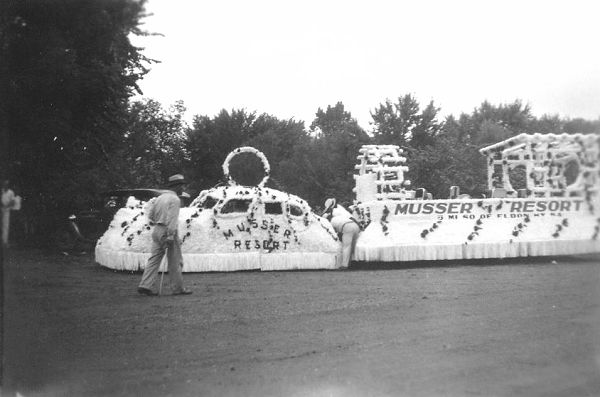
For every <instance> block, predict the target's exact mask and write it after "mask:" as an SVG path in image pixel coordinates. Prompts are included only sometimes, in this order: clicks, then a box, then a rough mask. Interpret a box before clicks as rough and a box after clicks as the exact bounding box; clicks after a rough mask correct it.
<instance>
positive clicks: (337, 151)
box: [309, 102, 371, 204]
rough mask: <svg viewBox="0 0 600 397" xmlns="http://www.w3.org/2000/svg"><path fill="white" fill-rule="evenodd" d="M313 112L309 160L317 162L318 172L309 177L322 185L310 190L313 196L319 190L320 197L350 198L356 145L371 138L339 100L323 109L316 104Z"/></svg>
mask: <svg viewBox="0 0 600 397" xmlns="http://www.w3.org/2000/svg"><path fill="white" fill-rule="evenodd" d="M315 116H316V117H315V119H314V120H313V122H312V123H311V131H313V134H314V135H315V138H314V140H313V142H312V145H311V146H312V147H311V148H310V152H311V154H312V156H313V160H312V162H313V164H315V165H316V164H319V165H321V167H320V168H321V172H320V173H318V175H317V176H316V178H313V179H316V180H318V181H319V183H318V185H317V186H322V191H316V192H314V191H313V192H311V193H312V194H314V195H315V196H316V194H315V193H320V194H321V195H322V196H321V198H322V197H323V196H325V197H336V198H337V199H338V200H340V201H351V199H352V197H353V193H352V189H353V188H354V177H353V175H354V166H355V165H356V156H357V155H358V150H359V149H360V147H361V146H362V145H364V144H367V143H370V142H371V138H370V137H369V135H368V134H367V133H366V132H365V131H364V130H363V129H362V128H361V127H360V126H359V125H358V122H357V121H356V119H355V118H353V117H352V114H351V113H350V112H348V111H346V110H345V108H344V104H343V103H342V102H338V103H336V105H335V106H327V109H326V110H322V109H321V108H319V109H318V110H317V113H316V115H315ZM309 169H310V167H309ZM314 204H317V203H314ZM319 204H320V203H319Z"/></svg>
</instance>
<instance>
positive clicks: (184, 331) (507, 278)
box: [3, 251, 600, 396]
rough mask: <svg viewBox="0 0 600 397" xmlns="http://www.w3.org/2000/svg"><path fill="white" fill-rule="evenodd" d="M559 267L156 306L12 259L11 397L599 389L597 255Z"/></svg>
mask: <svg viewBox="0 0 600 397" xmlns="http://www.w3.org/2000/svg"><path fill="white" fill-rule="evenodd" d="M554 259H555V260H556V262H554V263H553V262H552V260H553V259H552V258H550V259H543V260H535V261H534V260H531V259H515V260H505V261H496V262H490V261H487V262H479V263H476V262H467V263H463V264H462V265H461V264H460V263H458V264H457V263H453V264H452V265H453V266H447V264H443V263H438V264H437V265H436V266H427V267H418V266H417V267H409V268H407V267H396V268H394V267H389V268H379V269H365V268H364V267H363V268H361V269H351V270H349V271H306V272H274V273H259V272H243V273H211V274H185V275H184V280H185V282H186V284H187V285H188V286H189V287H191V288H192V289H193V290H194V294H193V295H191V296H185V297H183V296H179V297H172V296H163V297H159V298H156V297H143V296H139V295H138V294H137V293H136V292H135V289H136V286H137V283H138V282H139V278H140V275H139V274H131V273H118V272H112V271H109V270H106V269H104V268H101V267H100V266H98V265H96V264H95V263H94V261H93V257H92V256H90V255H87V256H64V255H57V254H48V253H44V252H41V251H13V252H11V253H10V254H9V256H8V258H7V260H6V261H5V269H4V272H5V299H4V325H5V333H4V352H5V359H4V368H3V369H4V387H3V389H4V390H3V391H4V394H3V395H7V396H12V395H15V393H16V392H17V391H18V392H19V393H20V394H21V395H23V396H142V395H143V396H167V395H171V396H472V395H473V396H597V395H600V306H599V303H600V257H598V256H596V257H587V258H554ZM465 264H466V265H465ZM442 265H444V266H442ZM166 280H167V277H165V281H166Z"/></svg>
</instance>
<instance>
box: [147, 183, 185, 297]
mask: <svg viewBox="0 0 600 397" xmlns="http://www.w3.org/2000/svg"><path fill="white" fill-rule="evenodd" d="M185 184H186V182H185V179H184V177H183V175H181V174H176V175H173V176H171V177H169V180H168V184H167V189H168V190H169V191H168V192H165V193H163V194H161V195H160V196H158V197H157V198H156V199H155V201H154V203H153V205H151V206H150V208H149V210H148V219H149V220H150V222H151V224H153V225H154V230H153V231H152V251H151V254H150V258H148V263H147V264H146V268H145V269H144V274H143V275H142V281H141V282H140V285H139V286H138V292H139V293H140V294H143V295H158V292H156V288H155V284H156V279H157V276H158V270H159V267H160V263H161V262H162V259H163V257H164V255H165V251H166V253H167V262H168V269H169V278H170V279H171V290H172V292H173V295H189V294H191V293H192V291H190V290H188V289H185V288H184V287H183V277H182V275H181V268H182V267H183V256H182V254H181V241H180V240H179V236H178V233H177V228H178V223H179V208H180V206H181V204H180V199H179V196H180V195H181V194H182V193H183V187H184V186H185Z"/></svg>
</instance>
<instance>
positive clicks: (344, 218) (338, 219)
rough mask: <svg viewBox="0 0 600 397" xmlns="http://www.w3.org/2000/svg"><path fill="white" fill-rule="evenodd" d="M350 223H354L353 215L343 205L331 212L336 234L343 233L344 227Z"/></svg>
mask: <svg viewBox="0 0 600 397" xmlns="http://www.w3.org/2000/svg"><path fill="white" fill-rule="evenodd" d="M348 222H352V215H351V214H350V213H349V212H348V211H346V209H345V208H344V207H342V206H341V205H339V204H338V205H336V206H335V207H333V209H332V210H331V226H333V228H334V229H335V231H336V232H338V233H341V232H342V227H344V225H345V224H346V223H348Z"/></svg>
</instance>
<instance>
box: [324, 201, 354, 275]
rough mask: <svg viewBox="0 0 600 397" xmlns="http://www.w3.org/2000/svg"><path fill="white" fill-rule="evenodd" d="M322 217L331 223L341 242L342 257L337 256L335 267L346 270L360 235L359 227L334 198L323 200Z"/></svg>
mask: <svg viewBox="0 0 600 397" xmlns="http://www.w3.org/2000/svg"><path fill="white" fill-rule="evenodd" d="M323 216H324V217H325V218H327V219H328V220H329V222H331V226H333V228H334V229H335V231H336V232H337V234H338V235H339V236H341V237H340V239H341V240H342V255H338V260H337V265H338V268H340V269H347V268H348V265H350V258H351V257H352V252H353V251H354V246H355V245H356V239H357V238H358V234H359V233H360V226H359V225H358V222H357V221H356V219H354V218H353V217H352V215H350V213H349V212H348V211H347V210H346V209H345V208H344V207H343V206H342V205H340V204H338V203H337V201H336V200H335V199H334V198H328V199H327V200H325V211H324V212H323Z"/></svg>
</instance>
